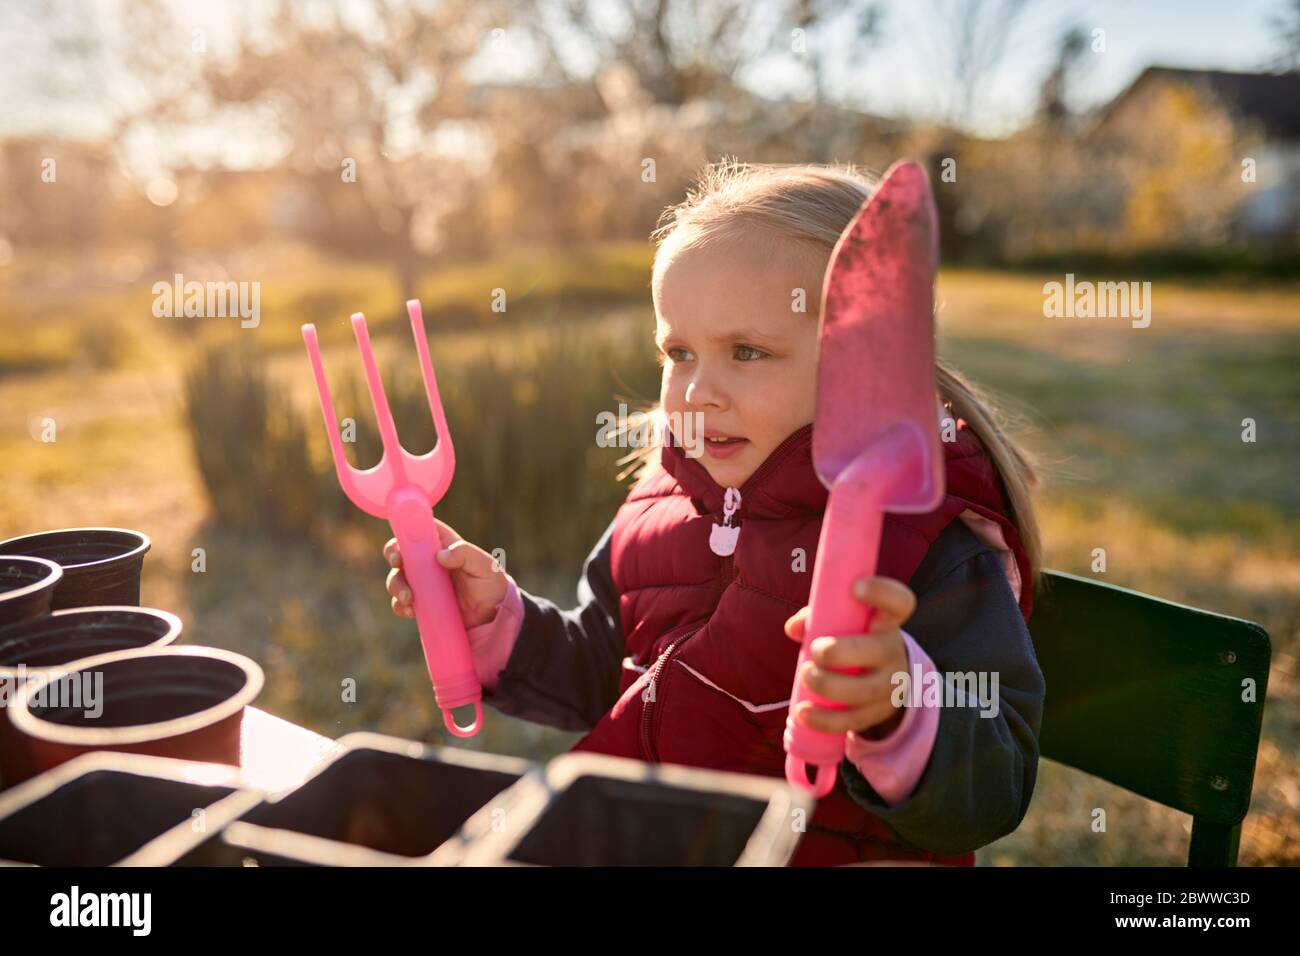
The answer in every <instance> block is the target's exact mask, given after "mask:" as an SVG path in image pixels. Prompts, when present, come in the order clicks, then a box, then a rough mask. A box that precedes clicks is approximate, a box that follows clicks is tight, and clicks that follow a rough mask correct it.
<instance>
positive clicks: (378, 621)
mask: <svg viewBox="0 0 1300 956" xmlns="http://www.w3.org/2000/svg"><path fill="white" fill-rule="evenodd" d="M1298 66H1300V3H1297V2H1282V0H1238V2H1236V3H1233V4H1230V5H1225V4H1221V3H1215V2H1173V0H1152V2H1147V3H1120V2H1070V0H1066V2H1052V3H1047V2H1033V0H1000V2H999V0H986V2H981V0H969V2H946V0H918V2H896V0H837V2H829V0H827V2H823V0H752V2H737V0H708V2H695V3H691V2H675V0H603V2H601V0H593V2H591V3H578V2H568V0H537V2H534V3H522V2H521V3H507V2H497V0H444V2H433V0H430V2H416V0H354V2H337V3H324V2H308V0H303V2H298V3H273V2H252V0H242V2H230V3H221V4H211V3H204V2H199V0H193V2H187V0H172V2H164V0H136V2H128V0H85V2H75V0H7V2H6V3H4V4H3V5H0V102H2V103H3V105H2V106H0V196H2V197H3V199H2V201H0V462H2V463H3V468H4V472H5V478H4V483H3V491H4V494H3V495H2V496H0V537H8V536H11V535H16V534H19V533H24V532H29V531H36V530H40V529H46V528H59V527H69V526H77V525H112V526H123V527H129V528H136V529H139V530H142V531H145V532H146V533H148V534H149V535H150V536H152V538H153V542H154V544H153V550H152V551H151V553H150V555H149V556H148V558H147V560H146V565H145V581H144V603H146V604H151V605H155V606H159V607H164V608H169V609H171V610H174V611H176V612H177V613H179V614H180V615H181V616H182V617H183V618H184V620H185V622H186V634H187V637H188V638H189V639H190V640H191V641H201V642H203V643H208V644H216V645H220V646H224V647H229V648H232V649H234V650H238V651H241V652H243V653H247V654H249V655H250V656H252V657H253V658H255V659H256V660H257V661H259V662H260V663H261V664H262V665H263V667H264V668H265V669H266V672H267V677H268V681H267V685H266V690H265V691H264V693H263V695H262V698H261V699H260V704H261V705H262V706H263V707H265V708H266V709H268V710H271V711H272V712H274V713H277V714H279V715H282V716H284V717H287V718H289V719H292V720H295V721H297V722H299V723H302V724H305V725H306V726H308V727H311V728H312V729H314V730H317V731H319V732H321V733H325V734H328V735H330V736H338V735H340V734H343V733H346V732H349V731H352V730H359V729H366V730H377V731H381V732H386V733H391V734H396V735H399V736H403V737H408V738H414V739H419V740H425V741H430V742H435V743H449V744H453V745H455V746H464V747H474V748H482V749H487V750H491V751H495V752H501V753H515V754H521V755H526V756H540V757H545V756H549V755H552V754H555V753H558V752H561V751H563V750H564V749H566V748H567V746H568V745H569V744H570V743H571V742H572V741H573V740H575V739H576V735H572V734H567V733H562V732H559V731H554V730H551V729H548V728H541V727H537V726H533V725H527V724H524V723H522V722H519V721H515V720H512V719H509V718H506V717H503V716H501V715H499V714H495V713H490V714H489V717H488V721H489V722H488V726H487V728H486V730H485V731H484V732H483V733H482V734H480V735H479V736H478V737H476V738H474V739H471V740H468V741H454V740H451V739H450V738H448V736H447V735H446V734H445V733H444V731H443V729H442V726H441V720H440V718H439V715H438V713H437V711H436V709H435V707H434V703H433V696H432V693H431V691H430V689H429V686H428V679H427V675H426V673H425V668H424V664H423V660H422V657H421V652H420V647H419V643H418V640H417V639H416V634H415V630H414V626H413V625H412V624H411V623H410V622H406V621H401V620H398V619H396V618H394V617H393V616H392V615H391V614H390V612H389V610H388V599H387V595H386V594H385V592H384V587H383V578H384V575H385V572H386V570H387V568H386V566H385V564H384V562H383V560H382V558H381V556H380V547H381V545H382V543H383V541H384V540H385V538H386V537H387V535H386V533H385V532H386V527H385V526H383V525H382V523H380V522H378V521H376V520H374V519H371V518H367V517H365V516H364V515H362V514H361V513H360V512H359V511H357V510H356V509H354V508H352V507H351V506H350V505H349V504H348V503H347V502H346V501H345V500H344V498H343V496H342V494H341V492H340V491H339V489H338V487H337V484H336V481H335V479H334V477H333V473H332V470H331V468H330V465H329V460H328V451H327V449H326V448H325V443H324V434H323V431H322V428H321V420H320V415H319V412H318V410H317V408H316V405H315V398H314V393H313V392H312V391H311V385H310V377H309V375H308V366H307V364H306V361H305V357H304V355H303V352H302V346H301V339H300V336H299V332H298V328H299V326H300V325H301V324H302V323H303V322H315V323H316V324H317V326H318V327H319V328H320V330H321V334H322V339H323V341H324V343H325V350H326V356H325V358H326V364H327V368H328V370H329V372H330V376H331V381H332V382H333V384H334V388H335V394H336V399H337V400H338V403H339V406H340V407H339V409H338V410H339V414H340V416H342V417H343V418H344V419H352V420H354V422H355V429H356V432H355V438H356V440H355V443H353V444H351V445H349V450H350V454H352V455H353V462H354V463H355V464H360V465H369V464H371V463H373V462H374V461H376V460H377V459H378V454H379V452H378V441H377V438H376V436H375V429H374V426H373V424H372V420H371V418H370V416H369V414H368V413H367V408H366V405H365V401H364V392H363V391H358V380H357V377H356V372H357V371H358V370H359V364H358V363H357V361H356V356H355V350H354V348H353V346H352V345H351V335H350V330H349V328H348V322H347V317H348V315H349V314H350V313H352V312H354V311H364V312H365V313H366V315H367V316H368V318H369V320H370V323H371V328H372V332H373V334H374V335H375V337H376V340H377V343H378V345H377V350H378V351H379V352H380V354H381V365H382V367H383V368H384V369H385V374H386V382H387V385H388V390H389V394H390V396H391V397H392V399H393V401H394V404H395V406H396V413H397V417H398V425H399V431H400V432H401V434H402V435H403V437H404V438H405V439H406V444H407V447H408V448H411V449H412V450H414V451H423V450H426V449H427V448H429V447H431V446H432V444H433V431H432V425H431V423H430V422H429V420H428V418H429V416H428V410H427V405H425V404H424V403H423V399H422V396H421V391H420V385H419V376H418V372H417V370H416V368H415V362H414V355H413V352H412V350H411V348H410V340H409V330H408V329H407V328H406V327H405V315H404V310H403V309H402V302H403V300H404V299H406V298H408V297H413V296H418V297H419V298H420V299H421V300H422V301H423V303H424V314H425V318H426V324H427V326H428V328H429V332H430V339H431V345H432V350H433V355H434V362H435V365H436V367H437V369H438V374H439V381H440V384H441V386H442V392H443V396H444V400H445V403H446V406H447V411H448V416H449V418H450V422H451V429H452V434H453V436H454V440H455V445H456V451H457V458H458V466H457V472H456V479H455V482H454V484H453V487H452V490H451V492H450V494H449V495H448V497H447V498H446V499H445V503H444V504H443V505H442V506H440V507H439V509H438V514H439V516H440V517H441V518H443V519H444V520H446V521H448V522H449V523H451V524H452V525H453V526H455V527H456V528H457V529H458V530H459V531H460V532H461V533H462V534H463V535H464V536H466V537H467V538H469V539H470V540H472V541H474V542H475V543H477V544H479V545H480V546H481V547H483V548H485V549H487V550H493V549H501V551H502V552H503V555H504V561H505V564H506V567H507V570H508V571H510V573H511V574H513V575H514V576H515V578H516V579H517V580H518V581H519V582H520V584H521V586H523V587H524V588H526V589H527V590H529V591H530V592H532V593H535V594H541V595H545V596H547V597H550V598H552V599H553V600H555V601H557V602H558V603H560V604H561V605H562V606H566V607H567V606H570V605H572V604H573V603H574V585H575V581H576V579H577V576H578V573H579V571H580V566H581V561H582V558H583V557H584V556H585V555H586V554H587V552H588V550H589V549H590V548H591V546H592V545H593V544H594V542H595V541H596V539H597V537H598V536H599V534H600V533H601V531H602V530H603V529H604V528H605V526H606V525H607V524H608V522H609V521H610V519H611V518H612V516H613V513H614V510H615V509H616V508H617V506H618V504H619V503H620V501H621V500H622V498H623V497H624V495H625V494H626V491H627V486H626V483H625V482H622V483H621V482H619V481H618V480H616V476H617V475H618V473H619V471H620V470H621V469H620V466H619V459H620V458H621V457H622V456H623V455H624V454H625V453H626V449H618V448H602V447H599V446H598V445H597V442H596V441H595V436H596V434H597V431H598V427H597V418H596V415H597V414H598V413H599V412H601V411H617V409H618V403H619V402H620V401H625V402H627V403H628V404H629V405H632V406H635V405H636V404H637V403H638V402H644V401H647V400H650V399H652V398H654V397H655V396H656V394H657V378H658V376H657V372H658V369H657V366H656V364H655V361H654V352H653V347H652V342H651V332H652V326H653V312H652V308H651V304H650V298H649V289H648V283H649V266H650V261H651V255H652V248H651V246H650V244H649V243H648V241H647V235H648V233H649V231H650V230H651V228H652V227H653V226H654V223H655V220H656V218H657V216H658V215H659V213H660V211H661V210H662V209H663V207H664V206H665V205H667V204H670V203H673V202H677V201H680V200H681V199H682V198H683V196H684V192H685V189H686V187H687V186H688V185H689V183H690V181H691V178H692V176H693V175H694V174H695V173H696V172H697V171H698V170H699V168H700V167H701V166H702V165H703V164H704V163H706V162H708V161H712V160H716V159H719V158H721V157H723V156H737V157H739V158H741V159H744V160H751V161H763V162H799V161H814V162H824V161H848V162H855V163H860V164H863V165H865V166H867V167H868V168H870V169H872V170H874V171H876V172H881V171H883V170H884V169H885V167H887V166H888V165H889V163H890V162H892V161H893V160H895V159H897V158H899V157H904V156H907V157H913V158H917V159H920V160H922V161H924V162H925V163H927V164H928V166H929V167H930V169H931V175H932V179H933V181H934V183H935V187H936V192H937V198H938V201H939V204H940V209H941V219H942V227H943V232H942V236H943V239H942V243H943V263H944V267H943V271H942V273H941V277H940V288H939V300H940V340H941V341H940V348H941V351H942V353H943V354H944V355H945V356H946V357H947V358H948V359H949V360H950V361H952V362H953V363H954V364H956V365H957V366H958V367H959V368H961V369H962V370H963V371H964V372H966V373H967V374H968V375H970V376H971V377H973V378H974V379H975V380H976V381H978V382H980V383H981V384H982V385H984V386H985V387H986V388H988V389H989V390H991V391H992V392H994V393H995V394H996V395H998V396H999V397H1000V398H1001V399H1003V400H1004V402H1005V404H1007V405H1008V406H1009V407H1010V408H1011V409H1012V410H1014V411H1017V412H1018V413H1019V419H1020V428H1021V432H1020V433H1021V435H1022V438H1023V440H1024V441H1026V442H1027V444H1028V445H1029V446H1030V447H1031V448H1033V449H1034V450H1035V451H1036V452H1037V453H1039V454H1040V455H1041V456H1042V458H1043V460H1044V462H1045V465H1046V469H1045V472H1046V483H1045V485H1044V488H1043V490H1042V493H1041V495H1040V498H1039V507H1040V515H1041V521H1042V523H1043V529H1044V536H1045V543H1046V554H1047V564H1048V566H1050V567H1054V568H1058V569H1062V570H1067V571H1073V572H1078V573H1083V574H1091V575H1094V576H1097V577H1099V578H1102V579H1104V580H1107V581H1110V582H1111V583H1115V584H1120V585H1124V586H1128V587H1133V588H1136V589H1139V590H1142V591H1146V592H1149V593H1153V594H1157V595H1160V596H1162V597H1167V598H1170V599H1174V600H1178V601H1183V602H1187V603H1190V604H1194V605H1196V606H1198V607H1204V608H1208V609H1212V610H1215V611H1219V612H1223V613H1228V614H1233V615H1237V616H1241V617H1247V618H1250V619H1252V620H1256V621H1258V622H1260V623H1262V624H1263V625H1264V626H1265V627H1266V628H1267V629H1268V631H1269V632H1270V634H1271V635H1272V638H1273V642H1274V665H1273V672H1272V675H1271V678H1270V683H1269V701H1268V706H1267V708H1266V710H1265V727H1264V730H1265V737H1264V741H1263V745H1262V748H1261V750H1260V754H1259V764H1258V770H1257V777H1256V785H1255V797H1254V804H1253V808H1252V813H1251V815H1250V816H1249V817H1248V818H1247V820H1246V824H1245V829H1244V834H1243V838H1242V848H1241V862H1242V863H1243V864H1252V863H1254V864H1267V863H1273V864H1276V863H1292V864H1294V863H1297V862H1300V822H1298V820H1300V772H1298V771H1300V766H1298V764H1300V740H1298V731H1300V689H1298V687H1297V664H1296V656H1297V652H1298V650H1300V534H1298V533H1297V532H1298V531H1300V507H1298V505H1300V483H1298V482H1297V481H1296V478H1295V469H1296V466H1297V463H1300V394H1298V393H1297V384H1296V383H1297V372H1296V370H1297V368H1300V75H1298V74H1297V73H1296V69H1297V67H1298ZM1066 273H1075V274H1076V275H1077V276H1078V277H1080V278H1088V279H1094V280H1104V279H1118V280H1126V281H1139V282H1140V281H1149V282H1151V283H1152V287H1153V292H1152V300H1151V307H1152V312H1151V323H1150V326H1149V327H1147V328H1133V327H1132V326H1131V324H1130V322H1129V321H1128V320H1126V319H1115V318H1106V319H1068V320H1067V319H1048V318H1045V317H1044V311H1043V298H1044V295H1043V284H1044V283H1045V282H1049V281H1063V278H1064V275H1065V274H1066ZM178 275H179V276H182V277H183V281H185V282H190V281H197V282H200V283H234V284H235V285H233V286H230V288H232V289H234V288H237V287H240V284H246V285H244V286H243V288H245V289H247V290H250V291H251V290H253V289H256V292H257V303H258V315H257V320H256V322H251V321H243V322H241V321H240V319H239V318H238V317H198V316H191V317H184V316H183V309H181V308H180V305H179V304H178V305H177V311H178V312H180V313H181V317H170V316H168V315H166V314H163V315H159V314H158V310H157V309H156V305H157V302H158V299H157V290H156V288H155V284H156V283H162V284H163V285H167V286H171V285H173V282H174V279H175V277H176V276H178ZM165 311H167V310H164V312H165ZM1246 419H1250V420H1251V421H1252V422H1253V423H1254V435H1253V438H1254V440H1253V441H1243V430H1244V429H1245V428H1246V427H1247V426H1246V425H1245V420H1246ZM1097 548H1102V549H1104V550H1105V555H1106V557H1105V562H1106V563H1105V569H1104V571H1098V570H1097V569H1096V564H1095V556H1094V550H1095V549H1097ZM349 679H351V680H352V681H355V684H356V694H355V700H354V701H352V700H344V699H343V698H344V695H343V692H342V686H343V683H344V682H345V681H347V680H349ZM1098 805H1105V806H1106V807H1107V808H1108V820H1109V826H1110V835H1111V836H1117V837H1119V838H1118V839H1102V838H1100V837H1099V836H1098V835H1097V834H1094V833H1092V832H1091V830H1090V829H1089V826H1088V823H1089V822H1090V820H1091V818H1090V815H1089V814H1090V810H1091V808H1092V807H1094V806H1098ZM1189 832H1190V819H1189V818H1186V817H1184V816H1183V815H1181V814H1178V813H1175V812H1173V811H1169V810H1165V809H1163V808H1159V807H1156V806H1154V805H1150V804H1146V803H1145V802H1143V801H1141V800H1138V799H1136V798H1133V797H1130V796H1128V795H1127V794H1125V793H1123V792H1122V791H1119V790H1118V789H1117V788H1113V787H1110V786H1109V785H1107V784H1104V783H1102V782H1101V781H1098V780H1095V779H1092V778H1088V777H1085V776H1083V775H1081V774H1078V773H1075V772H1073V771H1070V770H1067V769H1065V768H1063V767H1060V766H1057V765H1053V764H1051V763H1050V762H1047V761H1044V763H1043V765H1042V767H1041V770H1040V777H1039V785H1038V789H1037V791H1036V793H1035V796H1034V801H1033V805H1032V807H1031V809H1030V812H1029V815H1028V817H1027V818H1026V820H1025V822H1024V824H1023V825H1022V826H1021V827H1020V829H1019V830H1018V831H1017V832H1016V833H1015V834H1013V835H1011V836H1009V837H1007V838H1005V839H1003V840H1001V841H998V842H997V843H996V844H994V845H992V846H991V847H988V848H985V849H984V850H982V851H980V862H982V863H985V864H1016V863H1080V864H1086V863H1098V864H1171V863H1180V862H1182V861H1183V860H1184V859H1185V855H1186V849H1185V846H1186V839H1187V836H1188V834H1189Z"/></svg>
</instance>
